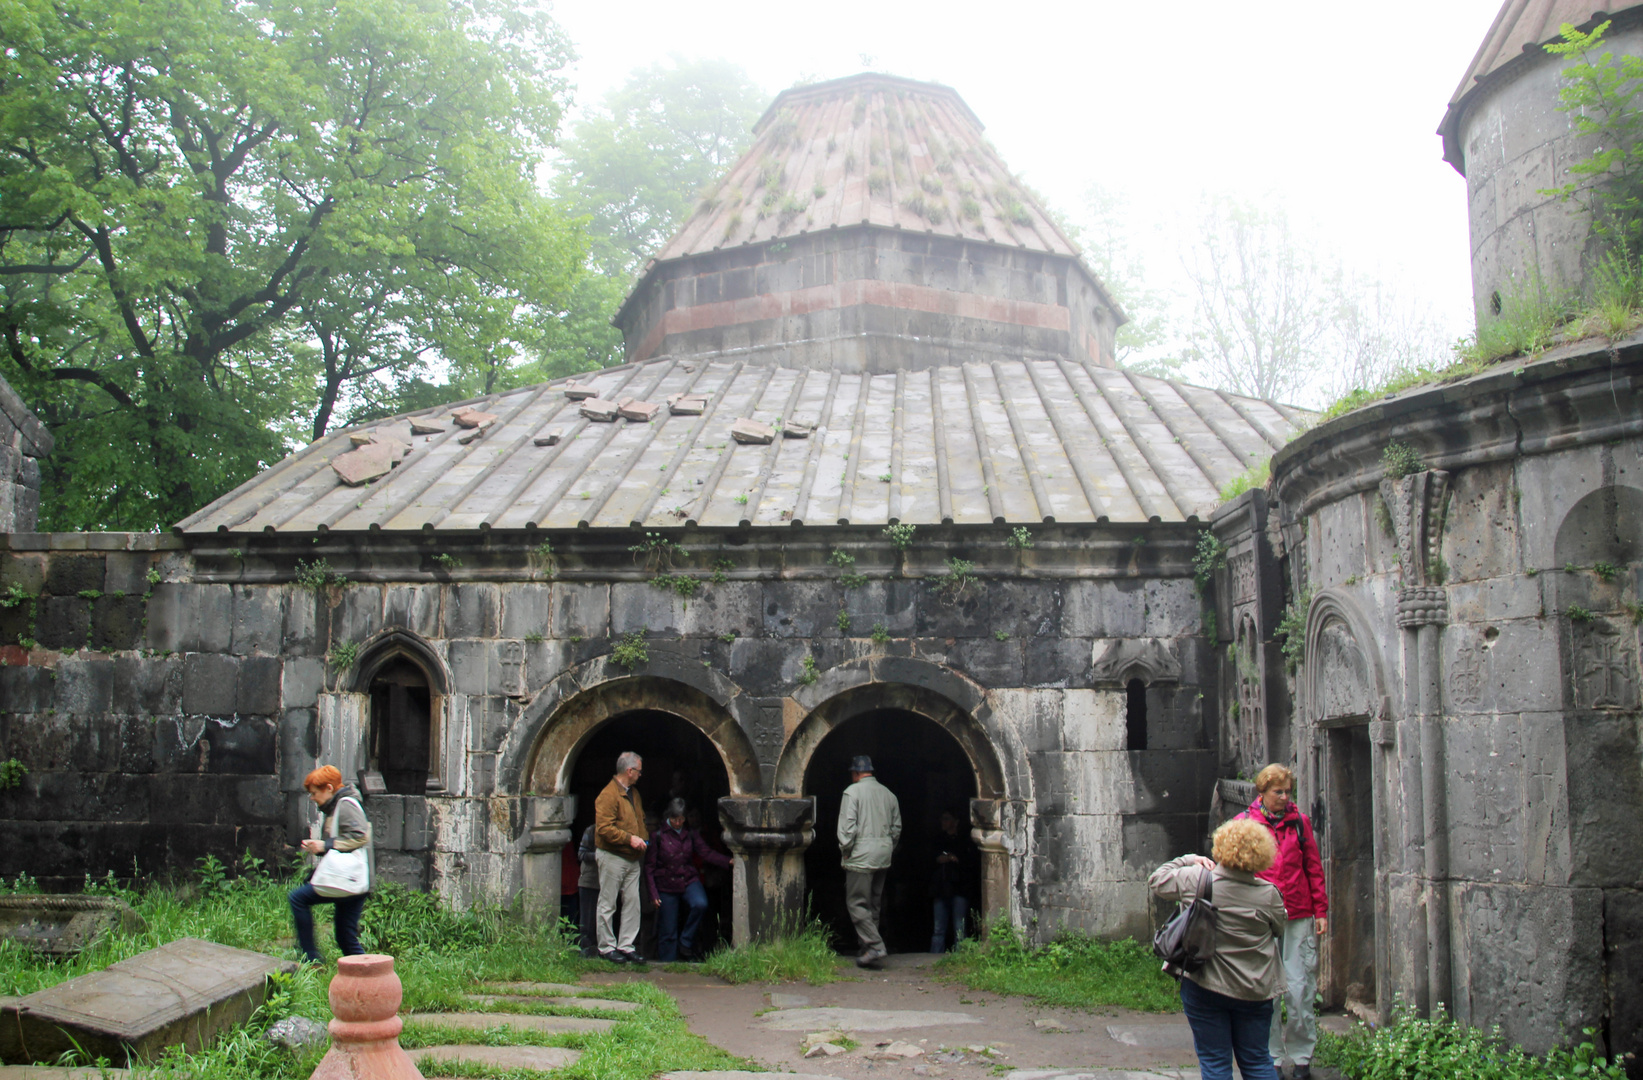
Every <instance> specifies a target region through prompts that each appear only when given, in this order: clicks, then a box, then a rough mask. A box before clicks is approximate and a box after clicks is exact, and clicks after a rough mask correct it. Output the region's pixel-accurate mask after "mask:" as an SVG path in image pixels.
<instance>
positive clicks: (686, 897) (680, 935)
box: [645, 799, 730, 964]
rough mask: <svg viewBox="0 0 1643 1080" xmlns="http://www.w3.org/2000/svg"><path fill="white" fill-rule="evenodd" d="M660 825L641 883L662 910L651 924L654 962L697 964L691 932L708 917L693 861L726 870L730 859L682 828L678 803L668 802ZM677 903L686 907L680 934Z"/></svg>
mask: <svg viewBox="0 0 1643 1080" xmlns="http://www.w3.org/2000/svg"><path fill="white" fill-rule="evenodd" d="M664 821H665V824H664V825H663V826H662V828H660V829H658V830H657V831H656V832H654V833H652V834H651V837H650V850H648V851H647V852H646V853H645V883H646V884H648V885H649V886H650V895H651V896H652V897H654V898H655V901H656V906H657V907H658V908H661V913H660V914H661V917H660V918H659V919H658V920H657V924H656V959H657V960H658V961H659V962H660V963H664V964H668V963H672V962H673V961H675V960H678V959H680V957H683V958H684V959H686V960H700V959H701V957H700V956H698V955H697V953H696V948H695V942H696V928H697V927H698V926H700V925H701V922H702V916H703V915H705V914H707V890H706V889H705V888H703V887H702V877H701V875H700V874H698V873H697V872H696V860H697V859H701V860H702V861H703V862H705V863H712V864H713V865H714V866H720V867H724V868H726V869H729V867H730V860H729V859H728V858H726V857H725V856H723V855H721V854H719V853H718V852H717V851H714V850H713V849H712V848H710V847H708V846H707V841H705V840H703V839H702V834H701V833H699V832H697V831H696V830H695V829H687V828H685V801H684V800H683V799H674V800H673V801H672V802H670V803H668V804H667V811H666V812H665V814H664ZM680 901H683V902H684V904H685V906H686V907H688V908H689V909H690V911H689V914H687V915H686V916H685V928H684V931H683V932H681V931H680V930H679V903H680Z"/></svg>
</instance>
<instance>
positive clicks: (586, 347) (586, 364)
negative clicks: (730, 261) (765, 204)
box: [533, 58, 768, 378]
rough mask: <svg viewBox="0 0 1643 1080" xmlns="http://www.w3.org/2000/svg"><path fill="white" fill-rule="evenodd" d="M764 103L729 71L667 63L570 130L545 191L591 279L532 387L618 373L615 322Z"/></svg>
mask: <svg viewBox="0 0 1643 1080" xmlns="http://www.w3.org/2000/svg"><path fill="white" fill-rule="evenodd" d="M767 97H768V95H766V94H765V93H764V91H762V90H760V89H759V88H758V87H757V86H755V85H754V84H753V83H752V81H751V80H749V79H748V77H747V73H746V72H745V71H743V70H742V69H741V68H739V67H737V66H736V65H734V64H731V63H729V62H727V61H724V60H694V61H685V60H680V59H678V58H674V60H673V61H672V62H671V63H669V64H655V65H652V66H650V67H645V68H640V69H638V70H637V71H635V72H633V74H632V75H630V76H629V77H628V80H627V81H626V82H625V83H624V84H623V85H622V86H621V87H619V88H618V89H616V90H614V91H612V92H611V93H609V94H607V95H606V96H605V98H604V100H603V101H602V102H601V103H600V105H599V107H597V108H594V109H591V110H589V112H588V113H587V115H586V116H585V117H584V118H583V119H581V120H580V121H578V122H577V123H576V124H575V125H573V126H572V129H571V133H570V135H569V136H568V137H567V138H566V139H565V141H564V143H563V145H562V146H561V148H560V149H561V153H560V159H559V162H558V168H557V171H556V173H555V175H554V178H553V184H552V187H553V191H554V194H555V195H556V196H557V197H558V200H559V205H560V206H561V207H562V208H563V209H564V211H565V212H566V213H568V214H573V215H578V216H581V217H583V218H585V219H586V221H587V223H588V231H589V233H590V236H591V245H592V246H591V251H590V254H589V264H588V265H589V269H590V270H591V271H592V273H591V274H590V275H589V276H587V277H585V278H583V279H582V280H581V281H579V282H578V283H577V286H576V290H575V293H574V295H573V296H572V298H571V301H570V303H569V304H568V305H567V307H566V310H565V318H563V319H561V320H560V321H558V322H557V323H555V324H554V325H553V326H551V327H549V328H548V332H547V333H546V335H545V336H544V337H543V338H542V339H541V340H540V341H539V342H538V343H537V352H538V355H539V360H538V362H537V364H536V365H535V367H534V368H533V373H534V374H535V376H536V377H539V378H554V377H557V376H560V375H567V374H571V373H574V372H577V371H588V370H591V369H593V368H598V367H606V366H609V365H611V364H619V363H621V362H622V359H623V349H622V335H621V334H620V333H619V332H618V331H617V330H616V328H615V327H614V326H612V325H611V324H610V320H611V318H612V316H614V315H615V314H616V310H617V309H618V308H619V307H621V305H622V300H623V299H624V298H625V297H626V296H627V293H628V290H629V288H630V287H631V286H632V284H633V280H634V278H635V276H636V275H637V274H638V272H639V270H640V269H641V268H643V266H644V264H645V262H646V261H647V260H648V259H650V258H652V257H653V256H655V255H656V253H657V252H658V251H660V250H661V248H662V246H663V245H664V244H666V243H667V242H668V240H670V239H671V238H672V236H673V234H674V232H675V231H676V230H677V229H678V228H679V226H680V224H682V223H683V222H684V220H685V218H686V217H687V216H688V215H689V214H690V212H691V210H692V209H693V208H694V207H695V205H696V201H697V199H698V197H699V194H700V192H701V190H702V189H703V188H704V187H706V186H707V185H708V184H709V183H710V182H711V181H713V180H714V179H716V178H717V177H718V176H719V175H720V174H722V173H723V172H724V171H725V170H726V169H728V168H730V166H731V165H733V164H735V162H736V159H737V158H738V157H739V156H740V155H741V153H742V151H744V150H746V149H747V146H748V144H749V143H750V142H751V141H752V137H753V136H752V129H753V122H754V121H755V120H757V119H758V117H759V112H760V110H762V109H763V108H764V105H765V102H766V100H767Z"/></svg>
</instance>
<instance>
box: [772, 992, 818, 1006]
mask: <svg viewBox="0 0 1643 1080" xmlns="http://www.w3.org/2000/svg"><path fill="white" fill-rule="evenodd" d="M770 1004H772V1005H774V1006H775V1007H776V1008H778V1009H802V1008H804V1007H805V1006H806V1005H808V1004H810V999H809V998H808V997H806V996H805V995H803V994H777V993H772V994H771V995H770Z"/></svg>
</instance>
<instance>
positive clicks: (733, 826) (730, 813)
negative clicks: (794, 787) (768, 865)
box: [719, 797, 816, 855]
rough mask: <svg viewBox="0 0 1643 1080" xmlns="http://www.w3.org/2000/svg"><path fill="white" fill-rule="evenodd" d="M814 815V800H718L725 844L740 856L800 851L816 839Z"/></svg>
mask: <svg viewBox="0 0 1643 1080" xmlns="http://www.w3.org/2000/svg"><path fill="white" fill-rule="evenodd" d="M815 816H816V800H815V799H812V798H808V797H806V798H798V799H791V798H790V799H745V798H724V799H720V800H719V820H720V821H721V822H723V823H724V827H725V830H724V839H725V843H726V844H728V845H729V846H730V850H732V851H734V852H736V853H737V854H740V855H749V854H755V853H757V854H768V853H772V852H782V851H792V850H795V849H797V850H800V851H802V850H803V849H805V848H807V847H809V846H810V842H811V840H813V839H815V828H814V824H815Z"/></svg>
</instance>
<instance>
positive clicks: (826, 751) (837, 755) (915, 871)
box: [804, 709, 981, 955]
mask: <svg viewBox="0 0 1643 1080" xmlns="http://www.w3.org/2000/svg"><path fill="white" fill-rule="evenodd" d="M857 754H866V755H868V756H869V757H871V758H872V759H873V765H874V768H875V770H876V772H875V775H876V776H877V777H878V781H879V783H881V784H883V785H884V786H885V787H887V788H889V789H890V790H891V792H893V793H894V794H895V796H896V799H897V801H899V802H900V804H901V822H902V834H901V844H900V846H899V847H898V848H897V849H896V853H895V858H894V860H893V861H892V863H891V865H890V873H889V875H888V877H887V879H886V881H885V886H884V914H883V918H882V920H881V923H880V926H879V930H880V932H881V933H883V935H884V942H885V945H886V946H887V947H888V948H889V949H890V951H891V952H925V951H927V950H928V949H929V948H930V938H931V930H932V929H933V927H934V922H935V919H934V908H933V904H932V899H931V888H930V886H931V883H932V880H933V879H934V877H935V873H936V856H937V855H938V854H939V853H940V849H939V847H938V841H939V839H940V836H941V812H942V811H943V810H950V811H952V812H953V813H954V814H955V815H957V817H958V820H959V829H960V833H961V835H962V836H963V837H965V838H967V837H968V836H969V832H970V800H971V799H973V798H975V796H976V777H975V770H974V769H973V768H972V767H971V765H970V761H969V758H967V757H966V756H965V754H964V750H963V748H962V747H960V746H959V744H958V740H956V739H954V738H953V737H952V736H951V735H949V734H948V733H947V732H946V731H945V730H943V729H942V727H941V725H939V724H937V723H936V722H935V721H933V720H929V719H926V718H925V717H922V716H919V715H918V714H917V713H912V712H908V711H906V710H903V709H878V710H874V711H872V712H867V713H863V714H861V715H860V716H856V717H853V718H851V719H850V720H847V721H845V722H844V723H842V724H840V725H839V726H838V727H836V728H834V729H833V731H832V732H830V733H829V734H828V736H827V737H826V738H825V739H823V740H822V742H821V745H820V746H818V747H816V752H815V754H814V756H812V757H811V759H810V764H809V766H808V767H807V768H806V769H805V774H804V791H805V794H807V795H813V796H815V798H816V839H815V842H814V843H812V844H811V845H810V850H809V851H807V852H806V853H805V878H806V881H807V883H808V888H809V901H810V910H811V913H812V914H814V915H815V916H816V917H818V918H820V919H821V920H822V922H823V923H825V924H826V925H827V926H828V927H829V928H830V929H831V930H832V932H833V941H834V946H835V947H836V948H837V949H838V950H839V951H840V952H842V953H848V954H852V955H853V954H854V953H855V952H856V951H857V950H858V948H859V945H858V944H857V941H856V932H855V930H854V929H853V928H852V926H851V924H850V916H849V915H848V914H847V913H846V912H845V909H844V869H843V867H841V866H840V865H839V839H838V823H839V803H840V801H841V800H842V799H843V797H844V789H845V788H846V787H848V786H849V784H850V774H849V772H848V769H849V765H850V759H851V758H853V757H855V756H856V755H857ZM969 878H970V880H966V881H964V882H963V886H962V891H963V892H964V894H965V895H966V896H968V898H969V900H970V913H971V914H970V928H969V932H970V933H971V934H972V935H973V934H974V933H975V932H976V929H977V926H978V922H977V920H978V919H979V917H980V915H979V904H980V901H981V875H980V873H979V871H976V872H973V873H971V874H970V875H969Z"/></svg>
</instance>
